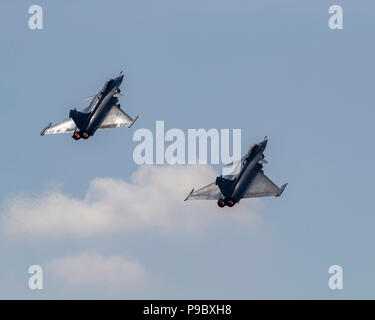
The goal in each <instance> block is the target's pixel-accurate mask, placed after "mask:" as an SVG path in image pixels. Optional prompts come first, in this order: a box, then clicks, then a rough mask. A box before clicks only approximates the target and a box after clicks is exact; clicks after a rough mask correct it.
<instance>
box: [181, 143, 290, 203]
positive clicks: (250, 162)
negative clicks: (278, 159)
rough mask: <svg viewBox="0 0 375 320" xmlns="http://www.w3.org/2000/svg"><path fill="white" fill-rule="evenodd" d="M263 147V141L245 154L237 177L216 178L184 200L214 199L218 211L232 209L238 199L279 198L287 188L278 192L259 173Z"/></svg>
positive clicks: (270, 182)
mask: <svg viewBox="0 0 375 320" xmlns="http://www.w3.org/2000/svg"><path fill="white" fill-rule="evenodd" d="M266 146H267V137H266V138H264V141H262V142H260V143H258V144H254V145H253V146H252V147H251V148H250V149H249V151H248V153H247V154H246V155H245V156H243V157H242V158H241V160H240V161H239V165H240V167H239V170H238V173H236V174H234V175H227V176H224V177H223V176H220V177H217V178H216V181H215V182H213V183H211V184H209V185H207V186H205V187H202V188H200V189H198V190H194V189H193V190H192V191H191V192H190V194H189V195H188V196H187V197H186V199H185V201H186V200H188V199H204V200H207V199H214V200H217V205H218V206H219V207H221V208H223V207H225V206H228V207H233V206H234V205H235V204H236V203H237V202H240V200H241V199H242V198H256V197H268V196H275V197H279V196H280V195H281V194H282V193H283V191H284V189H285V187H286V185H287V184H284V185H283V186H282V187H281V188H279V187H278V186H276V185H275V184H274V183H273V182H272V181H271V180H270V179H269V178H268V177H267V176H266V175H264V173H263V170H262V169H263V164H265V163H267V161H266V160H265V159H264V154H263V152H264V150H265V149H266Z"/></svg>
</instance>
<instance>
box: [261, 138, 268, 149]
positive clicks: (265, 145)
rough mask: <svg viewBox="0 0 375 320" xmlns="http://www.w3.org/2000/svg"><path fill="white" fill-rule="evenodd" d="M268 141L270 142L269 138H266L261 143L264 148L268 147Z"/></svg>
mask: <svg viewBox="0 0 375 320" xmlns="http://www.w3.org/2000/svg"><path fill="white" fill-rule="evenodd" d="M267 142H268V140H267V139H264V141H263V142H261V143H260V145H261V147H262V149H263V150H264V149H266V147H267Z"/></svg>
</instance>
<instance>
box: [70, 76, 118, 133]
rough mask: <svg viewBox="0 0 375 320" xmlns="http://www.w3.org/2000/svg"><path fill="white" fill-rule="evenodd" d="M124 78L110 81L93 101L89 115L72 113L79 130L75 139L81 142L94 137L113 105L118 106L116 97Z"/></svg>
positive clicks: (71, 115)
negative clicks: (81, 139)
mask: <svg viewBox="0 0 375 320" xmlns="http://www.w3.org/2000/svg"><path fill="white" fill-rule="evenodd" d="M123 77H124V76H123V75H121V76H119V77H117V78H114V79H110V80H108V81H107V82H106V84H105V85H104V87H103V89H102V90H101V91H99V92H98V94H97V95H96V96H95V97H94V98H93V99H92V101H91V103H90V106H89V108H88V112H87V113H83V112H78V111H76V110H71V111H70V117H71V118H73V120H74V122H75V123H76V125H77V129H76V131H75V132H74V134H73V138H74V139H76V140H79V139H80V138H81V137H83V138H84V139H87V138H88V137H89V136H92V135H94V133H95V131H96V130H97V129H98V127H99V126H100V125H101V124H102V122H103V120H104V119H105V117H106V116H107V114H108V112H109V111H110V110H111V108H112V107H113V105H115V104H117V102H118V98H117V97H116V96H114V95H115V94H117V93H120V89H119V87H120V85H121V83H122V80H123Z"/></svg>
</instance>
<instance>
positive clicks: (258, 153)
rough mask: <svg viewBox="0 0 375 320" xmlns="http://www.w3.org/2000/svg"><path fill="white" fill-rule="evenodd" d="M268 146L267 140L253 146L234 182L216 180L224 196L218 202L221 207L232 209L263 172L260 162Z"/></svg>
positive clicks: (220, 178)
mask: <svg viewBox="0 0 375 320" xmlns="http://www.w3.org/2000/svg"><path fill="white" fill-rule="evenodd" d="M266 146H267V140H264V141H263V142H261V143H259V144H255V145H253V146H252V147H251V148H250V150H249V152H248V153H247V155H246V156H245V157H244V158H243V160H242V163H241V169H240V171H239V173H238V174H237V175H236V176H235V177H234V178H233V179H232V180H226V179H225V178H222V177H218V178H217V179H216V184H217V185H218V186H219V188H220V190H221V192H222V194H223V197H222V198H221V199H219V200H218V205H219V206H225V205H228V206H230V207H231V206H233V205H234V204H235V203H237V202H239V201H240V200H241V199H242V197H243V196H244V194H245V192H246V190H247V189H248V187H249V185H250V184H251V182H252V181H253V179H254V178H255V177H256V175H257V174H258V172H259V171H260V170H262V167H263V166H262V164H260V163H259V162H260V160H262V159H263V158H264V155H263V152H264V150H265V149H266Z"/></svg>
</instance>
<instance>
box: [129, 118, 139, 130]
mask: <svg viewBox="0 0 375 320" xmlns="http://www.w3.org/2000/svg"><path fill="white" fill-rule="evenodd" d="M138 118H139V116H136V117H135V118H134V120H133V121H132V123H131V124H130V125H129V128H131V127H132V125H133V124H134V122H136V121H137V119H138Z"/></svg>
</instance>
